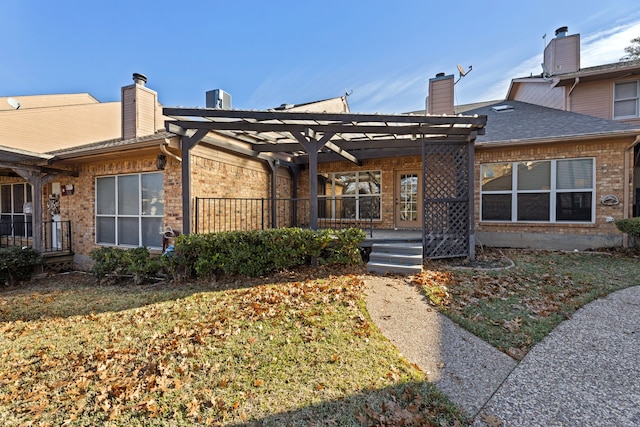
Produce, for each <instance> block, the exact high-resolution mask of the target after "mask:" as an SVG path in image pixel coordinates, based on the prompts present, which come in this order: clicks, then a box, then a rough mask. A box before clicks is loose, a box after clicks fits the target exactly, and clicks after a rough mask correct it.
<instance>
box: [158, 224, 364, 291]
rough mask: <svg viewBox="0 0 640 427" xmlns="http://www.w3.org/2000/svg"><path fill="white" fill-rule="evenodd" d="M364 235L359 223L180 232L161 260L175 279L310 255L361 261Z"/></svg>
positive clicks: (301, 260) (260, 268) (289, 262)
mask: <svg viewBox="0 0 640 427" xmlns="http://www.w3.org/2000/svg"><path fill="white" fill-rule="evenodd" d="M364 237H365V235H364V232H362V230H360V229H348V230H342V231H337V232H336V231H332V230H322V231H313V230H307V229H301V228H280V229H271V230H263V231H231V232H222V233H215V234H190V235H181V236H178V237H177V238H176V241H175V248H174V251H173V252H172V253H170V254H168V255H167V256H163V262H164V264H165V266H166V267H167V269H168V270H169V271H170V272H171V273H172V274H173V277H174V279H177V280H180V279H181V278H183V277H196V278H207V277H212V276H215V275H216V274H220V273H225V274H230V275H238V274H241V275H248V276H262V275H264V274H267V273H270V272H272V271H278V270H283V269H287V268H292V267H296V266H299V265H304V264H309V263H310V261H311V260H312V259H318V260H319V262H321V263H324V264H335V263H341V264H356V263H359V262H361V258H360V253H359V246H360V244H361V243H362V241H363V240H364Z"/></svg>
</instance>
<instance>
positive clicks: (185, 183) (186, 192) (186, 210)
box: [180, 129, 209, 234]
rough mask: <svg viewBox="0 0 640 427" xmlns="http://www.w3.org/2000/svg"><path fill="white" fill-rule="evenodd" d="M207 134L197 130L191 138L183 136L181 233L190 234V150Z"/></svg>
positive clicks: (203, 130)
mask: <svg viewBox="0 0 640 427" xmlns="http://www.w3.org/2000/svg"><path fill="white" fill-rule="evenodd" d="M207 133H209V131H207V130H206V129H198V131H197V132H196V133H194V134H193V135H192V136H187V135H183V136H182V138H180V140H181V145H182V147H181V151H182V233H183V234H190V233H191V159H190V157H189V153H190V152H191V149H192V148H193V147H194V146H195V145H196V144H197V143H198V142H200V141H201V140H202V138H204V137H205V135H206V134H207Z"/></svg>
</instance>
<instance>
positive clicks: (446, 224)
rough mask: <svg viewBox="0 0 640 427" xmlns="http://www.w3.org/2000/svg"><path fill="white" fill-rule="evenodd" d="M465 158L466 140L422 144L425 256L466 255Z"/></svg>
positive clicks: (467, 156)
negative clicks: (456, 142)
mask: <svg viewBox="0 0 640 427" xmlns="http://www.w3.org/2000/svg"><path fill="white" fill-rule="evenodd" d="M469 162H470V159H469V149H468V146H467V145H466V144H444V143H443V144H425V149H424V157H423V165H424V169H423V174H424V180H423V182H424V186H423V200H424V207H425V209H424V223H423V230H424V233H425V241H424V256H425V258H452V257H459V256H468V255H469V234H470V230H471V228H470V224H469V179H470V175H471V174H470V171H469Z"/></svg>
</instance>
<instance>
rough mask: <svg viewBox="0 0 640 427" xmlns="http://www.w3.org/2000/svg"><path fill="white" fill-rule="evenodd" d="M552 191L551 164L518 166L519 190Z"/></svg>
mask: <svg viewBox="0 0 640 427" xmlns="http://www.w3.org/2000/svg"><path fill="white" fill-rule="evenodd" d="M549 189H551V162H526V163H519V164H518V190H549Z"/></svg>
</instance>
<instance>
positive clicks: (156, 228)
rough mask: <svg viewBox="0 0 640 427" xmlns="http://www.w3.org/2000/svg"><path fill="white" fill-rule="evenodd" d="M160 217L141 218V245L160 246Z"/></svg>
mask: <svg viewBox="0 0 640 427" xmlns="http://www.w3.org/2000/svg"><path fill="white" fill-rule="evenodd" d="M161 232H162V218H142V246H146V247H153V248H161V247H162V235H161V234H160V233H161Z"/></svg>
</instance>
